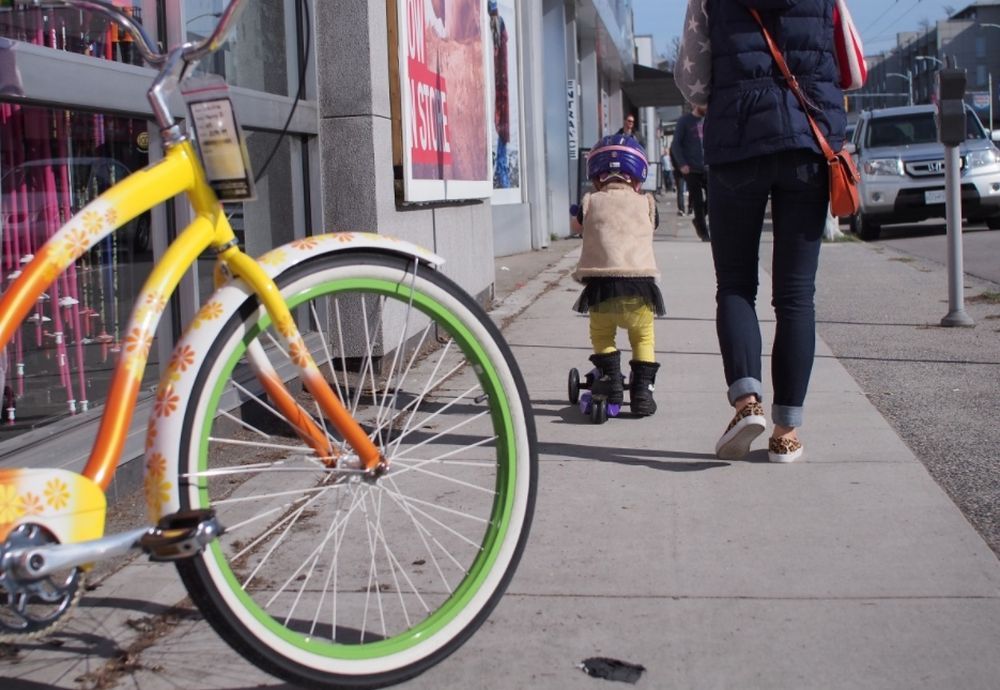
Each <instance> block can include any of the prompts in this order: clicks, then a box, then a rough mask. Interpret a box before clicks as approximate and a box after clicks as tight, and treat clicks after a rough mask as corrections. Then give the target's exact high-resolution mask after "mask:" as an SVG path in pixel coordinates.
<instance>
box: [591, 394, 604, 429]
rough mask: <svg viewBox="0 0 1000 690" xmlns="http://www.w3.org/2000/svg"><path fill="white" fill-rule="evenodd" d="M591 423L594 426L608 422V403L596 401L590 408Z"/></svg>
mask: <svg viewBox="0 0 1000 690" xmlns="http://www.w3.org/2000/svg"><path fill="white" fill-rule="evenodd" d="M590 421H591V422H593V423H594V424H604V422H606V421H608V401H607V400H596V401H594V404H593V405H592V406H591V408H590Z"/></svg>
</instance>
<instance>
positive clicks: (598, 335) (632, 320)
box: [590, 297, 656, 362]
mask: <svg viewBox="0 0 1000 690" xmlns="http://www.w3.org/2000/svg"><path fill="white" fill-rule="evenodd" d="M619 328H624V329H625V330H627V331H628V341H629V344H630V345H631V346H632V359H635V360H638V361H640V362H655V361H656V350H655V347H654V345H655V343H654V333H653V310H652V309H650V307H649V305H648V304H647V303H646V301H645V300H644V299H642V298H641V297H614V298H612V299H609V300H605V301H604V302H601V303H600V304H599V305H597V307H596V308H594V309H591V310H590V342H591V344H592V345H593V346H594V354H598V355H604V354H608V353H610V352H614V351H615V350H617V349H618V348H617V347H616V346H615V334H616V333H617V332H618V329H619Z"/></svg>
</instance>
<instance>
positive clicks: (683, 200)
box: [669, 139, 687, 216]
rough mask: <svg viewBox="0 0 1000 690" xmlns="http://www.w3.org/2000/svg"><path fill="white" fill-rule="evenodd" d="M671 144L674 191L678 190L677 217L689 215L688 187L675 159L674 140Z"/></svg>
mask: <svg viewBox="0 0 1000 690" xmlns="http://www.w3.org/2000/svg"><path fill="white" fill-rule="evenodd" d="M670 143H671V147H670V149H669V154H670V169H671V170H672V171H673V176H674V189H676V190H677V215H678V216H683V215H686V214H687V185H686V184H685V183H684V173H682V172H681V171H680V170H679V169H678V166H677V159H676V158H674V150H673V139H671V142H670Z"/></svg>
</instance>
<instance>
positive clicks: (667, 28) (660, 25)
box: [632, 0, 974, 55]
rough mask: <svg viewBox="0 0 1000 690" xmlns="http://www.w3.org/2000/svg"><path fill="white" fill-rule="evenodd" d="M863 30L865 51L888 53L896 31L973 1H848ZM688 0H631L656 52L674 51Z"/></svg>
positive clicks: (640, 26) (638, 26) (912, 27)
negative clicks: (674, 40)
mask: <svg viewBox="0 0 1000 690" xmlns="http://www.w3.org/2000/svg"><path fill="white" fill-rule="evenodd" d="M846 1H847V7H848V9H849V10H850V11H851V16H852V17H854V25H855V26H856V27H857V28H858V31H859V32H860V33H861V41H862V43H863V44H864V48H865V53H866V54H877V53H882V52H887V51H889V50H891V49H892V48H893V47H894V46H895V45H896V34H897V33H899V32H902V31H918V30H921V21H922V20H924V19H926V20H927V21H928V22H930V24H931V26H933V24H934V22H936V21H940V20H943V19H945V18H947V16H948V12H947V11H946V8H950V9H953V10H955V11H958V10H962V9H965V8H966V7H968V6H969V5H971V4H974V0H846ZM686 10H687V2H686V0H632V12H633V14H634V18H635V33H636V34H639V35H645V34H652V36H653V49H654V51H655V53H656V54H657V55H669V54H671V53H672V48H671V46H672V45H673V37H674V36H680V34H681V30H682V27H683V25H684V13H685V11H686Z"/></svg>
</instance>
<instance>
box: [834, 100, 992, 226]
mask: <svg viewBox="0 0 1000 690" xmlns="http://www.w3.org/2000/svg"><path fill="white" fill-rule="evenodd" d="M935 110H936V108H935V106H933V105H914V106H906V107H900V108H883V109H880V110H868V111H865V112H863V113H862V114H861V116H860V119H859V120H858V124H857V128H856V129H855V131H854V138H853V140H852V141H851V142H849V143H848V150H849V151H851V152H852V153H853V154H854V160H855V162H856V163H857V166H858V170H859V171H860V172H861V184H860V187H859V196H860V198H861V208H860V210H859V211H858V213H857V215H855V216H854V217H853V218H851V229H852V230H853V231H854V232H855V233H856V234H858V235H859V236H860V237H861V238H862V239H865V240H876V239H878V237H879V234H880V233H881V231H882V226H883V225H889V224H891V223H912V222H916V221H920V220H926V219H927V218H944V215H945V205H944V200H945V193H944V145H942V144H941V143H940V142H939V141H938V135H937V123H936V122H935ZM965 119H966V140H965V141H964V142H963V143H962V145H961V146H960V147H959V155H960V156H961V161H962V176H961V185H962V217H963V218H965V219H966V220H968V221H969V222H986V223H987V224H988V225H989V227H990V228H991V229H994V230H996V229H1000V151H998V150H997V148H996V147H995V146H994V145H993V143H992V142H991V141H990V139H989V137H988V136H987V133H986V130H985V129H983V126H982V125H981V124H980V122H979V118H978V117H977V116H976V114H975V113H974V112H973V111H972V109H971V108H966V118H965Z"/></svg>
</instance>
